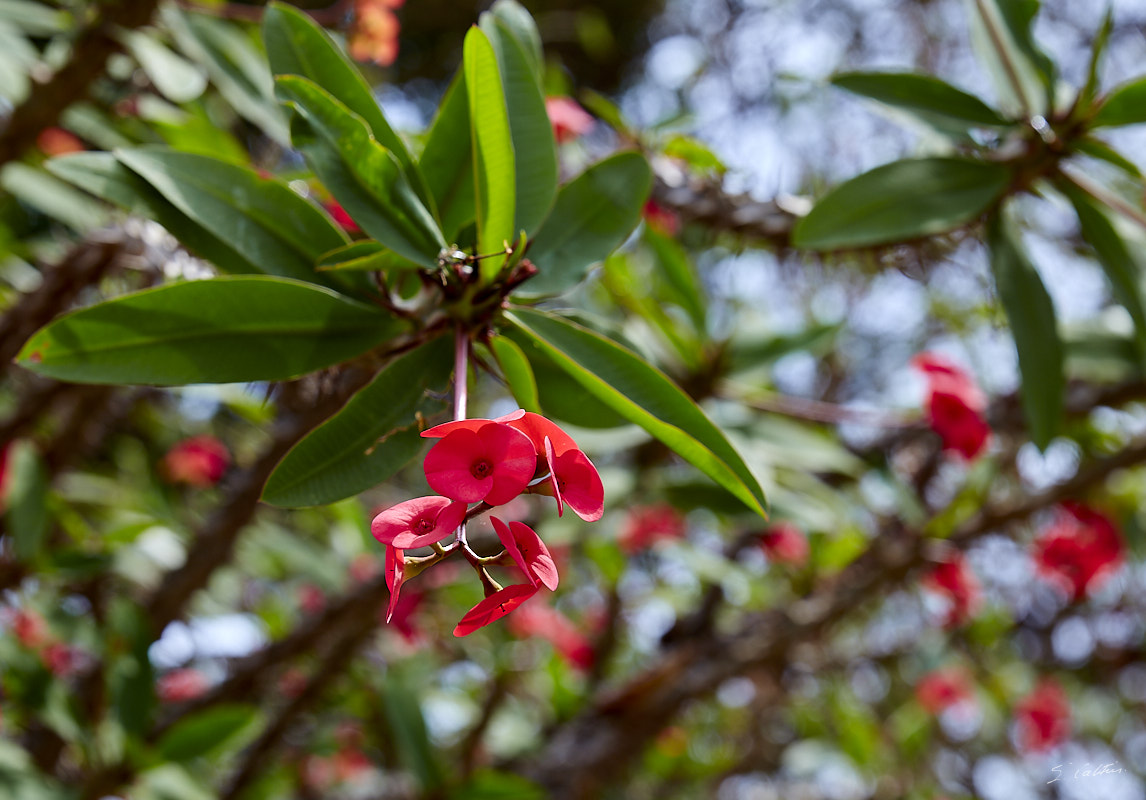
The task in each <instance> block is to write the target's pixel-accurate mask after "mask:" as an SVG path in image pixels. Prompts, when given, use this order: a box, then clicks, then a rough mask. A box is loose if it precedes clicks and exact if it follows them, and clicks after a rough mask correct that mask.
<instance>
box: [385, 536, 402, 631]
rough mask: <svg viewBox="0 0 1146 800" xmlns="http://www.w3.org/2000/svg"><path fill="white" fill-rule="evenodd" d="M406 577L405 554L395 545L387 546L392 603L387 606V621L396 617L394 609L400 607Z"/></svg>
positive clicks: (387, 565)
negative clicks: (399, 596) (400, 594)
mask: <svg viewBox="0 0 1146 800" xmlns="http://www.w3.org/2000/svg"><path fill="white" fill-rule="evenodd" d="M405 579H406V557H405V554H404V553H403V552H402V551H401V550H399V549H398V548H396V547H394V546H390V547H387V548H386V587H387V588H388V589H389V590H390V603H389V605H387V606H386V621H387V622H389V621H390V620H391V619H393V618H394V611H395V610H396V609H397V608H398V594H399V592H401V591H402V582H403V581H404V580H405Z"/></svg>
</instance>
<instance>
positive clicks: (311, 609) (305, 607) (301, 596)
mask: <svg viewBox="0 0 1146 800" xmlns="http://www.w3.org/2000/svg"><path fill="white" fill-rule="evenodd" d="M298 605H299V607H300V608H301V609H302V611H303V613H304V614H317V613H318V612H319V611H322V607H323V606H325V605H326V595H324V594H323V593H322V589H319V588H318V587H317V586H315V585H314V584H313V583H306V584H303V585H302V586H301V587H299V590H298Z"/></svg>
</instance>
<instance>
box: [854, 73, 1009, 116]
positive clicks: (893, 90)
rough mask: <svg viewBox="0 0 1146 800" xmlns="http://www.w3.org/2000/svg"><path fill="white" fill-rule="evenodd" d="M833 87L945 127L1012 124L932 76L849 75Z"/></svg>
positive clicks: (897, 74) (975, 98)
mask: <svg viewBox="0 0 1146 800" xmlns="http://www.w3.org/2000/svg"><path fill="white" fill-rule="evenodd" d="M832 83H833V84H835V85H836V86H838V87H840V88H841V89H846V90H847V91H849V92H852V93H854V94H859V95H863V96H864V97H870V98H872V99H873V100H878V101H879V102H881V103H886V104H887V105H889V106H894V107H896V108H902V109H904V110H906V111H910V112H911V113H913V114H915V115H917V116H918V117H920V118H921V119H923V121H925V122H928V123H935V122H938V123H940V124H941V125H943V126H944V127H946V126H947V125H954V126H957V127H961V128H967V127H976V126H978V127H1002V126H1004V125H1009V124H1011V122H1010V121H1009V120H1007V118H1006V117H1004V116H1003V115H1002V114H1000V113H999V112H998V111H996V110H995V109H993V108H991V107H990V106H988V105H987V104H986V103H984V102H983V101H982V100H980V99H979V98H978V97H975V96H974V95H971V94H968V93H967V92H964V91H963V90H962V89H957V88H955V87H954V86H952V85H951V84H949V83H946V82H945V81H941V80H939V79H938V78H935V77H932V76H931V75H919V74H915V73H910V72H846V73H843V74H841V75H836V76H834V77H833V78H832Z"/></svg>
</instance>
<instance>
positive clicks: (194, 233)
mask: <svg viewBox="0 0 1146 800" xmlns="http://www.w3.org/2000/svg"><path fill="white" fill-rule="evenodd" d="M45 166H46V167H47V168H48V171H49V172H51V173H52V174H53V175H56V176H58V177H60V178H62V179H63V180H66V181H68V182H69V183H72V184H74V185H76V186H78V187H79V188H81V189H83V190H84V191H85V192H89V193H91V194H94V195H95V196H96V197H99V198H102V199H104V200H107V201H108V202H109V203H112V204H114V205H117V206H119V207H120V208H122V209H124V210H126V211H129V212H132V213H137V214H142V215H144V216H147V217H150V218H151V219H153V220H155V221H156V222H158V223H159V224H160V225H162V226H163V227H164V228H166V229H167V230H168V231H170V233H171V235H172V236H174V237H175V238H176V239H178V240H179V241H180V242H182V243H183V244H184V245H185V246H186V247H187V248H188V249H189V250H191V251H192V252H193V253H195V254H196V255H198V256H200V257H201V258H205V259H207V260H208V261H210V262H211V263H213V264H214V265H215V266H217V267H218V268H219V269H221V270H223V271H224V272H231V273H236V274H248V273H262V269H261V268H260V266H259V265H257V264H253V263H252V262H251V261H249V260H248V259H247V258H246V257H245V256H244V255H243V254H242V253H240V252H239V251H237V250H235V249H234V247H232V246H231V243H229V242H225V241H223V240H222V239H220V238H219V237H217V236H215V235H214V234H212V233H210V232H209V231H208V230H207V229H206V228H204V227H203V226H201V225H199V224H197V223H195V222H194V221H192V220H191V219H190V218H189V217H188V216H187V215H186V214H184V213H183V212H182V211H180V210H179V209H177V208H176V207H175V206H174V205H172V204H171V203H169V202H167V200H165V199H164V198H163V195H161V194H160V193H159V192H157V191H156V190H155V189H153V188H152V187H151V186H149V185H148V184H147V182H146V181H144V180H143V179H142V178H141V177H139V176H138V175H136V174H135V173H134V172H132V171H131V170H129V169H128V168H127V167H125V166H124V165H123V164H121V163H120V162H119V161H118V160H116V158H115V156H114V155H112V154H111V153H72V154H69V155H66V156H59V157H57V158H53V159H50V160H48V161H47V162H45ZM268 266H270V267H272V268H273V267H274V266H275V265H273V264H271V265H268Z"/></svg>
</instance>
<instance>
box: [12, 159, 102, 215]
mask: <svg viewBox="0 0 1146 800" xmlns="http://www.w3.org/2000/svg"><path fill="white" fill-rule="evenodd" d="M0 188H3V189H4V190H5V191H8V192H11V194H12V195H13V196H14V197H16V198H17V199H18V200H20V201H21V202H22V203H26V204H28V205H29V206H32V207H33V208H35V209H36V210H37V211H39V212H40V213H42V214H46V215H47V216H49V217H51V218H52V219H55V220H59V221H60V222H62V223H64V224H65V225H67V226H68V227H69V228H72V229H74V230H76V231H80V232H86V231H89V230H92V229H93V228H98V227H100V226H101V225H104V224H106V223H107V217H108V215H107V209H106V208H104V207H102V206H101V205H100V204H99V203H96V202H94V201H93V200H92V199H91V198H90V197H87V196H85V195H83V194H81V193H79V192H77V191H76V190H75V189H73V188H72V187H71V186H68V185H67V184H66V183H64V182H62V181H58V180H56V179H55V178H53V177H52V176H51V175H49V174H48V173H46V172H45V171H44V170H43V169H40V168H39V167H33V166H31V165H29V164H24V163H21V162H16V161H14V162H11V163H8V164H5V165H4V167H3V169H2V170H0Z"/></svg>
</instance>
